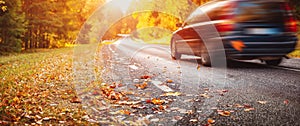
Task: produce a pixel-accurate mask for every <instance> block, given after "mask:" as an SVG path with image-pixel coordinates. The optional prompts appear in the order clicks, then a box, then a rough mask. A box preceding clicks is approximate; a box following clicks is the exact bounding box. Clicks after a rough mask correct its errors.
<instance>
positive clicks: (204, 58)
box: [201, 46, 211, 66]
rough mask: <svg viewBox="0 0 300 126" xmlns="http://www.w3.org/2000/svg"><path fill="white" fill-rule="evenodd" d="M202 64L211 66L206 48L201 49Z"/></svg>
mask: <svg viewBox="0 0 300 126" xmlns="http://www.w3.org/2000/svg"><path fill="white" fill-rule="evenodd" d="M201 63H202V65H204V66H211V61H210V56H209V53H208V50H207V48H206V47H205V46H202V47H201Z"/></svg>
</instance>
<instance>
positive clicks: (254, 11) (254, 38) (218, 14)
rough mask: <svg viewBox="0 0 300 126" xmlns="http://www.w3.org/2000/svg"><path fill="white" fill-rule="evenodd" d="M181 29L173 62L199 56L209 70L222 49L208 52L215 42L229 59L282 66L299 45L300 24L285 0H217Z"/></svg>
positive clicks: (174, 38) (174, 45)
mask: <svg viewBox="0 0 300 126" xmlns="http://www.w3.org/2000/svg"><path fill="white" fill-rule="evenodd" d="M211 26H213V27H211ZM178 27H179V29H178V30H176V31H175V32H174V33H173V35H172V39H171V44H170V48H171V56H172V58H173V59H180V58H181V55H182V54H189V55H197V56H200V57H201V62H202V64H203V65H206V66H210V65H211V62H212V61H211V57H212V56H213V55H214V54H217V52H218V51H220V47H218V48H213V47H210V48H208V46H214V45H215V44H214V41H212V40H214V39H219V40H220V41H221V42H222V48H223V50H221V51H223V52H225V54H226V59H238V60H250V59H260V60H262V61H265V62H266V64H269V65H279V64H280V63H281V61H282V58H283V57H285V56H286V55H287V54H288V53H290V52H292V51H293V50H294V49H295V46H296V43H297V37H296V32H297V22H296V20H295V18H294V17H293V14H292V9H291V7H290V6H289V5H288V3H287V2H285V1H283V0H214V1H211V2H209V3H206V4H204V5H203V6H200V7H199V8H197V9H196V10H195V11H194V12H193V13H192V14H191V15H190V16H189V17H188V18H187V20H186V21H185V22H184V23H180V24H178ZM212 28H215V30H212ZM214 31H217V34H213V33H212V32H214ZM204 38H205V39H204ZM208 49H209V51H208ZM208 52H209V53H208Z"/></svg>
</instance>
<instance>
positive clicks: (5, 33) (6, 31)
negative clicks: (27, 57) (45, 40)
mask: <svg viewBox="0 0 300 126" xmlns="http://www.w3.org/2000/svg"><path fill="white" fill-rule="evenodd" d="M0 3H1V4H2V5H1V6H2V7H1V11H2V12H1V13H2V16H1V17H0V53H1V52H2V53H3V52H20V51H21V49H22V38H23V37H24V32H25V31H26V26H27V22H26V20H25V15H24V13H23V12H22V10H21V0H9V1H0ZM4 4H5V6H4ZM6 6H7V7H6ZM3 12H4V13H3Z"/></svg>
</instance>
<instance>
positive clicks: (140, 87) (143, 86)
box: [134, 82, 148, 89]
mask: <svg viewBox="0 0 300 126" xmlns="http://www.w3.org/2000/svg"><path fill="white" fill-rule="evenodd" d="M134 86H136V88H138V89H145V88H146V87H147V86H148V84H147V82H144V83H142V84H135V85H134Z"/></svg>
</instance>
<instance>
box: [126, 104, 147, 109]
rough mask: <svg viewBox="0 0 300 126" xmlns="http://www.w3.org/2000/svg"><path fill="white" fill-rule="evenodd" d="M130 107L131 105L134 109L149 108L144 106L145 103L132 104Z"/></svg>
mask: <svg viewBox="0 0 300 126" xmlns="http://www.w3.org/2000/svg"><path fill="white" fill-rule="evenodd" d="M130 107H131V108H134V109H145V108H147V107H146V106H144V105H131V106H130Z"/></svg>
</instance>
